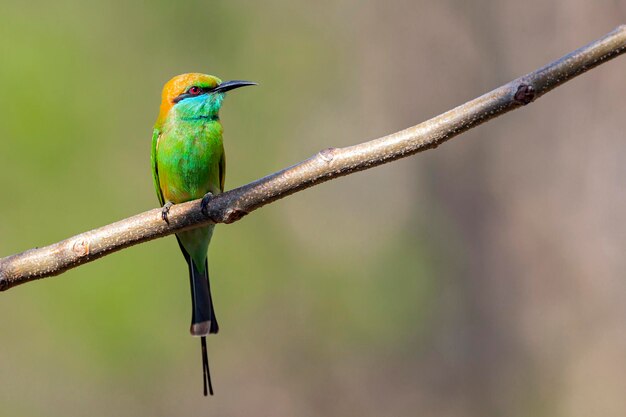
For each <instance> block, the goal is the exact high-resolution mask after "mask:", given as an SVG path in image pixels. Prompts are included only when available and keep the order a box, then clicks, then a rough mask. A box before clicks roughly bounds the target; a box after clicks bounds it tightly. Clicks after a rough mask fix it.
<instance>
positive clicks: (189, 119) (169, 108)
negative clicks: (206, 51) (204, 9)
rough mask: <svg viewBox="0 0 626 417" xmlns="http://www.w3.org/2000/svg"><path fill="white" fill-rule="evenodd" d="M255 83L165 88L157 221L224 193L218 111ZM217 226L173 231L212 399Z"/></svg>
mask: <svg viewBox="0 0 626 417" xmlns="http://www.w3.org/2000/svg"><path fill="white" fill-rule="evenodd" d="M250 85H256V83H254V82H251V81H242V80H234V81H225V82H222V80H221V79H219V78H217V77H215V76H212V75H207V74H200V73H187V74H181V75H177V76H175V77H173V78H172V79H170V80H169V81H168V82H167V83H165V85H164V86H163V92H162V95H161V106H160V109H159V115H158V117H157V120H156V123H155V125H154V130H153V134H152V152H151V165H152V176H153V179H154V188H155V191H156V194H157V197H158V199H159V203H160V204H161V207H162V209H161V217H162V219H163V221H165V222H167V223H169V219H168V214H169V211H170V208H171V207H172V205H173V204H178V203H183V202H186V201H190V200H195V199H199V198H202V203H201V205H202V210H203V211H205V212H206V206H207V204H208V203H209V201H210V199H211V198H212V197H213V196H215V195H217V194H220V193H222V192H223V191H224V177H225V170H226V160H225V155H224V144H223V141H222V124H221V122H220V118H219V111H220V108H221V107H222V102H223V100H224V97H225V94H226V92H227V91H230V90H234V89H236V88H240V87H245V86H250ZM214 227H215V225H214V224H211V225H209V226H203V227H200V228H196V229H192V230H188V231H183V232H179V233H176V239H177V241H178V245H179V247H180V250H181V252H182V253H183V256H184V257H185V261H186V262H187V266H188V270H189V283H190V286H191V302H192V314H191V327H190V333H191V334H192V335H193V336H199V337H200V338H201V351H202V382H203V385H204V395H205V396H206V395H207V386H208V391H209V392H210V394H211V395H213V384H212V383H211V374H210V371H209V360H208V355H207V348H206V336H207V335H209V334H215V333H217V332H218V331H219V325H218V323H217V318H216V316H215V310H214V308H213V300H212V298H211V286H210V284H209V269H208V262H207V251H208V248H209V243H210V241H211V236H212V235H213V229H214Z"/></svg>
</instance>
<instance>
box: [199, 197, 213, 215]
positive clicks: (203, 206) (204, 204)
mask: <svg viewBox="0 0 626 417" xmlns="http://www.w3.org/2000/svg"><path fill="white" fill-rule="evenodd" d="M211 200H213V193H211V192H208V193H206V194H205V195H204V197H202V201H201V202H200V211H201V212H202V214H204V215H205V217H209V203H210V202H211Z"/></svg>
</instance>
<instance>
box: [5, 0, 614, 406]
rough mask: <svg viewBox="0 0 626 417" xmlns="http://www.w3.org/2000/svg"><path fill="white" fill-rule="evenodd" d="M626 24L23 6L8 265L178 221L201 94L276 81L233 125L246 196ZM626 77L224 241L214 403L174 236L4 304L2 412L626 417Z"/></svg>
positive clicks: (257, 93)
mask: <svg viewBox="0 0 626 417" xmlns="http://www.w3.org/2000/svg"><path fill="white" fill-rule="evenodd" d="M624 22H626V5H625V3H624V2H623V1H617V0H598V1H594V2H590V1H583V0H571V1H554V2H545V1H542V0H528V1H523V2H520V1H496V0H476V1H472V2H467V1H461V0H444V1H437V2H435V1H431V2H426V1H414V0H388V1H368V2H358V1H343V2H331V1H326V0H321V1H317V2H309V1H302V0H297V1H272V0H270V1H266V2H256V3H255V2H245V1H239V0H231V1H211V2H208V1H204V2H202V1H191V2H171V1H156V2H126V1H107V2H83V1H78V0H59V1H55V2H47V1H41V0H35V1H30V2H18V1H13V0H9V1H7V0H4V1H3V2H2V3H1V4H0V57H1V58H0V189H1V190H2V199H1V204H0V256H6V255H10V254H12V253H16V252H19V251H22V250H25V249H28V248H30V247H33V246H43V245H45V244H49V243H52V242H55V241H58V240H60V239H63V238H66V237H69V236H71V235H73V234H76V233H79V232H82V231H85V230H88V229H91V228H95V227H98V226H101V225H105V224H108V223H110V222H113V221H116V220H119V219H121V218H124V217H127V216H130V215H133V214H135V213H138V212H141V211H144V210H148V209H151V208H154V207H155V206H156V205H157V200H156V197H155V196H154V190H153V186H152V178H151V173H150V163H149V153H150V139H151V127H152V124H153V122H154V120H155V118H156V114H157V110H158V104H159V100H160V89H161V87H162V85H163V83H164V82H165V81H167V80H168V79H169V78H170V77H171V76H173V75H175V74H178V73H182V72H190V71H200V72H208V73H211V74H216V75H218V76H220V77H222V78H223V79H250V80H254V81H258V82H259V83H260V84H261V86H260V87H258V88H254V89H245V90H241V91H237V92H236V93H232V94H229V97H228V98H227V100H226V103H225V107H224V109H223V112H222V121H223V123H224V125H225V140H226V149H227V155H228V175H227V181H226V185H227V188H233V187H236V186H239V185H242V184H245V183H247V182H249V181H251V180H254V179H256V178H259V177H261V176H263V175H266V174H269V173H271V172H273V171H275V170H278V169H280V168H283V167H285V166H288V165H291V164H293V163H296V162H298V161H300V160H302V159H304V158H306V157H308V156H310V155H312V154H313V153H315V152H317V151H318V150H320V149H323V148H325V147H329V146H344V145H349V144H354V143H358V142H361V141H364V140H367V139H372V138H375V137H378V136H380V135H383V134H386V133H391V132H394V131H396V130H399V129H402V128H405V127H408V126H410V125H413V124H416V123H418V122H420V121H422V120H425V119H427V118H429V117H431V116H434V115H436V114H438V113H440V112H442V111H445V110H447V109H449V108H451V107H454V106H456V105H458V104H461V103H463V102H465V101H467V100H469V99H471V98H474V97H475V96H478V95H480V94H482V93H484V92H486V91H488V90H490V89H492V88H494V87H497V86H498V85H500V84H502V83H504V82H507V81H509V80H511V79H513V78H515V77H517V76H519V75H522V74H524V73H526V72H528V71H531V70H533V69H535V68H537V67H539V66H541V65H543V64H546V63H547V62H549V61H551V60H553V59H555V58H557V57H559V56H561V55H563V54H564V53H567V52H569V51H571V50H573V49H575V48H577V47H579V46H582V45H584V44H586V43H588V42H590V41H591V40H593V39H595V38H597V37H599V36H601V35H603V34H604V33H606V32H608V31H610V30H611V29H613V28H614V27H615V26H617V25H618V24H620V23H624ZM624 74H626V58H623V57H622V58H618V59H617V60H615V61H613V62H611V63H609V64H607V65H603V66H601V67H600V68H597V69H595V70H593V71H591V72H590V73H588V74H585V75H583V76H581V77H579V78H578V79H576V80H574V81H572V82H570V83H568V84H566V85H565V86H563V87H561V88H559V89H557V90H555V91H554V92H552V93H550V94H549V95H547V96H546V97H544V98H542V99H540V100H539V101H537V102H536V103H535V104H533V105H531V106H528V107H527V108H524V109H520V110H518V111H515V112H513V113H510V114H507V115H506V116H503V117H502V118H499V119H497V120H495V121H492V122H490V123H488V124H486V125H483V126H481V127H479V128H477V129H474V130H472V131H471V132H469V133H466V134H464V135H462V136H461V137H458V138H456V139H454V140H453V141H451V142H449V143H447V144H446V145H444V146H441V147H439V148H437V149H436V150H431V151H428V152H426V153H423V154H420V155H418V156H416V157H412V158H409V159H406V160H402V161H399V162H395V163H392V164H389V165H386V166H383V167H380V168H376V169H374V170H371V171H368V172H364V173H359V174H356V175H352V176H349V177H345V178H342V179H339V180H336V181H332V182H330V183H326V184H323V185H321V186H318V187H315V188H313V189H310V190H307V191H305V192H302V193H298V194H296V195H293V196H291V197H289V198H287V199H285V200H282V201H279V202H277V203H276V204H272V205H270V206H268V207H265V208H263V209H261V210H259V211H257V212H255V213H254V214H252V215H250V216H248V217H246V218H245V219H243V220H242V221H241V222H238V223H236V224H233V225H229V226H218V228H217V230H216V233H215V237H214V239H213V244H212V246H211V248H210V251H209V252H210V256H209V258H210V265H211V274H212V277H213V288H214V297H215V302H216V308H217V312H218V317H219V319H220V325H221V332H220V334H219V335H218V336H216V337H211V338H210V339H209V349H210V359H211V368H212V372H213V379H214V384H215V387H216V394H217V395H216V396H215V397H213V398H210V399H205V398H203V397H202V395H201V363H200V351H199V343H198V341H197V340H195V339H192V338H191V337H190V336H189V335H188V326H189V317H190V306H189V303H190V300H189V288H188V278H187V276H186V271H187V268H186V265H185V263H184V260H183V258H182V256H181V255H180V254H179V252H178V247H177V245H176V242H175V240H174V238H172V237H169V238H165V239H160V240H157V241H153V242H150V243H147V244H143V245H139V246H136V247H133V248H130V249H128V250H125V251H122V252H120V253H117V254H114V255H112V256H108V257H106V258H104V259H102V260H99V261H97V262H94V263H91V264H88V265H85V266H81V267H80V268H78V269H75V270H72V271H70V272H68V273H66V274H64V275H62V276H60V277H57V278H51V279H46V280H42V281H38V282H36V283H31V284H27V285H24V286H21V287H18V288H15V289H12V290H10V291H8V292H6V293H3V294H1V295H0V298H1V301H0V317H1V318H2V319H1V320H0V334H1V339H0V340H1V341H0V414H1V415H2V416H24V417H28V416H50V417H54V416H69V415H89V416H91V417H96V416H110V415H126V416H179V415H189V416H201V415H202V416H204V415H213V416H303V417H306V416H382V415H384V416H415V415H432V416H451V417H452V416H513V417H514V416H528V415H533V416H568V417H577V416H591V415H601V416H623V415H626V395H624V393H625V392H626V279H625V277H626V256H624V253H625V251H626V188H625V187H624V177H625V176H626V170H625V168H624V167H625V166H626V164H625V162H626V140H625V139H626V138H625V133H624V132H625V124H624V109H625V108H626V94H624V92H625V91H626V77H625V76H624Z"/></svg>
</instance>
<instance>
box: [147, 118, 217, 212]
mask: <svg viewBox="0 0 626 417" xmlns="http://www.w3.org/2000/svg"><path fill="white" fill-rule="evenodd" d="M223 153H224V148H223V144H222V126H221V124H220V123H219V121H208V122H204V123H182V124H176V125H174V126H169V128H166V129H165V130H164V132H163V133H162V134H161V137H160V138H159V141H158V143H157V151H156V155H157V170H158V175H159V185H160V187H161V192H162V193H163V197H164V199H165V200H166V201H171V202H173V203H182V202H185V201H189V200H194V199H197V198H201V197H202V196H204V195H205V194H206V193H207V192H212V193H213V194H219V193H220V192H221V189H220V172H219V169H220V168H219V166H220V159H221V158H223Z"/></svg>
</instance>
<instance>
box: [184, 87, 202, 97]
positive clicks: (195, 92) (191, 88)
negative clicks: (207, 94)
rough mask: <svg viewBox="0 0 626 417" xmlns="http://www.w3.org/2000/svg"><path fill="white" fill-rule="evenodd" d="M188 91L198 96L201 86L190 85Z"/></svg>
mask: <svg viewBox="0 0 626 417" xmlns="http://www.w3.org/2000/svg"><path fill="white" fill-rule="evenodd" d="M187 93H189V94H191V95H192V96H197V95H198V94H200V87H196V86H195V85H194V86H193V87H190V88H189V90H187Z"/></svg>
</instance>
